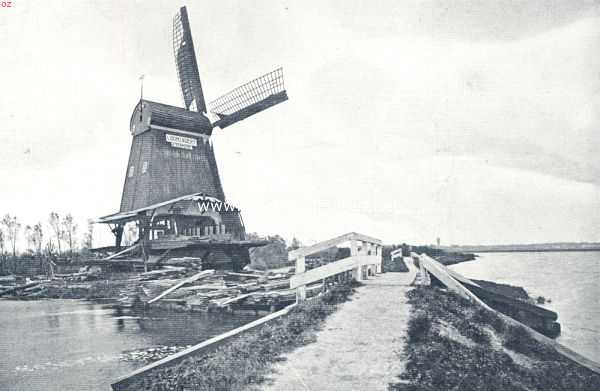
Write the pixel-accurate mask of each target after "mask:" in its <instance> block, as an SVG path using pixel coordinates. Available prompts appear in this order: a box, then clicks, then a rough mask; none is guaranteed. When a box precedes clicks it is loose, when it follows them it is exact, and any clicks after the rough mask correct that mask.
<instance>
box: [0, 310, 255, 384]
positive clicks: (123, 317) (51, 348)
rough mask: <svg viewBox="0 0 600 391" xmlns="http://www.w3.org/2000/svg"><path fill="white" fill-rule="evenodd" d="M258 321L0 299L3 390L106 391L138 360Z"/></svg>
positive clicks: (242, 317)
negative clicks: (146, 355) (132, 311)
mask: <svg viewBox="0 0 600 391" xmlns="http://www.w3.org/2000/svg"><path fill="white" fill-rule="evenodd" d="M254 319H256V317H255V316H253V315H243V314H236V315H231V314H189V313H175V312H158V313H156V312H153V313H152V314H151V315H144V314H142V315H140V314H135V313H130V312H127V311H126V310H125V311H124V310H122V309H119V308H117V307H114V306H111V305H106V304H98V303H92V302H87V301H83V300H40V301H9V300H0V390H2V391H25V390H27V391H37V390H40V391H41V390H44V391H54V390H56V391H58V390H60V391H64V390H93V391H96V390H101V391H107V390H110V386H109V384H110V382H111V380H114V379H116V378H117V377H119V376H121V375H124V374H126V373H128V372H129V371H131V370H133V369H135V368H138V367H140V366H142V365H144V362H143V361H140V356H142V355H143V354H144V353H148V352H149V351H150V349H152V350H151V352H152V354H154V352H158V351H159V350H160V351H162V352H170V350H169V349H171V350H173V351H176V349H179V350H181V349H183V348H184V347H185V346H188V345H192V344H197V343H199V342H201V341H204V340H206V339H208V338H210V337H212V336H215V335H218V334H221V333H223V332H225V331H228V330H231V329H234V328H236V327H238V326H241V325H242V324H245V323H247V322H250V321H252V320H254Z"/></svg>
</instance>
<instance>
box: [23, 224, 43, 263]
mask: <svg viewBox="0 0 600 391" xmlns="http://www.w3.org/2000/svg"><path fill="white" fill-rule="evenodd" d="M25 237H26V238H27V245H28V247H29V248H30V249H31V250H32V251H33V252H34V253H35V254H36V255H42V242H43V240H44V232H43V230H42V223H37V224H35V225H34V226H33V227H32V226H29V225H28V226H26V227H25Z"/></svg>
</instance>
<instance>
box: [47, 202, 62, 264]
mask: <svg viewBox="0 0 600 391" xmlns="http://www.w3.org/2000/svg"><path fill="white" fill-rule="evenodd" d="M48 223H50V227H51V228H52V231H54V236H56V245H57V246H58V255H59V256H60V241H61V240H62V239H63V237H64V232H63V230H62V226H61V224H60V216H59V215H58V213H56V212H50V219H49V220H48Z"/></svg>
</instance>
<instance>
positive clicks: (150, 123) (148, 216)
mask: <svg viewBox="0 0 600 391" xmlns="http://www.w3.org/2000/svg"><path fill="white" fill-rule="evenodd" d="M173 53H174V57H175V66H176V70H177V77H178V80H179V86H180V88H181V93H182V97H183V103H184V107H176V106H171V105H167V104H163V103H158V102H153V101H149V100H145V99H143V98H140V101H139V102H138V103H137V105H136V106H135V108H134V110H133V114H132V116H131V120H130V131H131V134H132V136H133V140H132V144H131V151H130V154H129V163H128V167H127V170H126V175H125V183H124V185H123V194H122V197H121V207H120V211H119V213H116V214H113V215H109V216H105V217H102V218H100V219H99V220H98V222H101V223H107V224H114V225H115V226H114V228H113V233H115V236H116V244H117V247H119V246H120V241H121V236H122V232H123V225H124V224H125V223H127V222H129V221H138V222H143V224H141V225H143V226H145V227H146V229H145V233H144V234H146V235H147V236H148V239H149V240H151V241H152V240H154V241H155V242H154V243H153V246H154V247H152V248H158V249H160V246H159V243H161V241H162V242H164V241H165V240H166V238H169V237H173V236H177V237H178V239H181V238H180V237H181V236H187V237H190V238H200V239H206V238H207V237H208V238H210V240H211V243H216V242H215V240H217V239H219V240H221V242H223V244H225V243H241V242H242V241H245V228H244V225H243V221H242V218H241V214H240V213H239V211H238V210H235V211H231V210H227V211H223V210H217V211H215V210H210V211H206V210H204V211H201V210H198V208H199V206H198V205H199V202H204V201H206V200H210V202H212V203H213V204H212V205H214V203H225V202H226V199H225V194H224V192H223V188H222V185H221V180H220V177H219V172H218V168H217V163H216V158H215V154H214V150H213V146H212V143H211V140H210V137H211V135H212V131H213V129H215V128H217V127H218V128H221V129H224V128H226V127H228V126H231V125H233V124H235V123H236V122H239V121H242V120H244V119H246V118H248V117H250V116H252V115H254V114H256V113H259V112H261V111H263V110H265V109H267V108H269V107H271V106H274V105H276V104H278V103H281V102H283V101H285V100H287V99H288V97H287V93H286V91H285V88H284V82H283V70H282V69H281V68H278V69H276V70H274V71H272V72H269V73H267V74H265V75H263V76H261V77H258V78H256V79H254V80H252V81H250V82H248V83H246V84H244V85H241V86H239V87H237V88H235V89H233V90H231V91H230V92H228V93H226V94H225V95H223V96H221V97H219V98H217V99H215V100H214V101H213V102H211V103H210V104H209V105H208V108H207V104H206V102H205V99H204V92H203V89H202V83H201V82H200V74H199V71H198V64H197V62H196V54H195V50H194V42H193V40H192V32H191V29H190V23H189V18H188V13H187V9H186V7H182V8H181V9H180V10H179V12H178V13H177V14H176V15H175V17H174V18H173ZM209 110H210V113H211V114H212V115H210V117H212V118H213V119H214V120H213V121H211V119H209ZM203 200H204V201H203ZM215 238H216V239H215ZM179 241H181V240H179ZM198 243H200V242H198ZM198 243H196V244H198ZM165 246H167V247H168V246H171V244H167V245H165ZM165 248H166V247H165ZM169 248H171V247H169ZM246 251H247V249H246Z"/></svg>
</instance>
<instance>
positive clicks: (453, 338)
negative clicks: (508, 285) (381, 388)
mask: <svg viewBox="0 0 600 391" xmlns="http://www.w3.org/2000/svg"><path fill="white" fill-rule="evenodd" d="M408 297H409V302H410V303H411V304H412V309H411V319H410V321H409V329H408V341H407V343H406V345H405V355H406V358H407V360H408V363H407V365H406V370H405V372H404V373H402V374H401V375H400V379H401V380H400V381H399V382H397V383H395V384H392V385H391V389H393V390H403V391H432V390H452V389H454V390H458V389H460V390H482V391H483V390H486V391H487V390H491V391H494V390H498V391H500V390H502V391H506V390H509V391H511V390H513V391H517V390H518V391H525V390H544V391H548V390H550V391H552V390H556V391H559V390H560V391H564V390H589V391H592V390H598V389H600V375H598V374H596V373H594V372H592V371H590V370H589V369H587V368H584V367H582V366H580V365H578V364H576V363H574V362H572V361H570V360H568V359H566V358H565V357H563V356H562V355H560V354H558V353H557V352H556V351H554V350H553V349H552V348H550V347H547V346H545V345H542V344H540V343H539V342H537V341H536V340H534V339H533V338H532V337H531V336H530V335H529V334H528V333H527V332H525V330H524V329H523V328H522V327H518V326H514V325H508V324H507V323H506V322H505V321H504V320H502V319H501V318H500V317H499V316H498V315H496V314H494V313H492V312H490V311H487V310H485V309H482V308H480V307H477V306H475V305H474V304H472V303H470V302H469V301H467V300H465V299H463V298H461V297H459V296H458V295H455V294H453V293H451V292H448V291H445V290H440V289H437V288H433V287H420V288H418V289H414V290H412V291H410V292H408Z"/></svg>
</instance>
